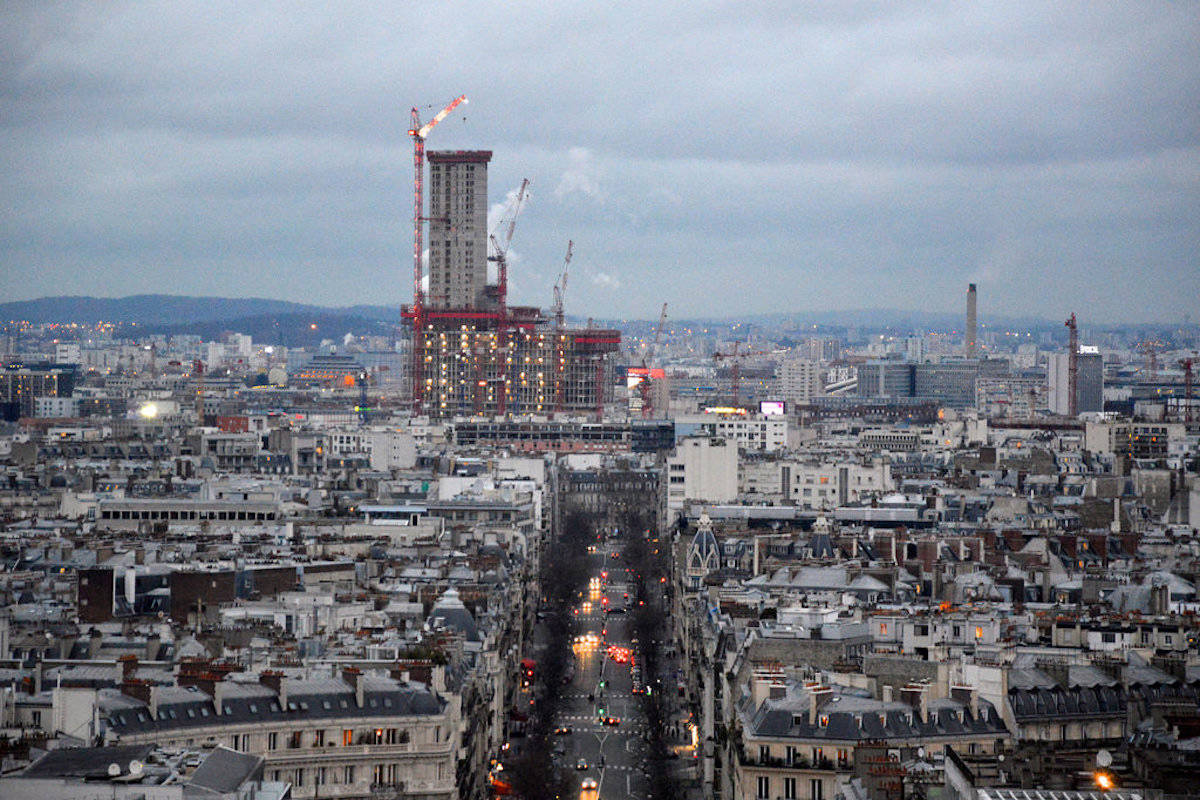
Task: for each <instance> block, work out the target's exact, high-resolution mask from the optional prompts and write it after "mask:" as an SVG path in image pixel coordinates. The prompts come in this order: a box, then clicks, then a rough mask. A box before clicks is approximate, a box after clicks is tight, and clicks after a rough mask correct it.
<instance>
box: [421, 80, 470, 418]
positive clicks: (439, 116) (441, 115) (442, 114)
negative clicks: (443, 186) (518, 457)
mask: <svg viewBox="0 0 1200 800" xmlns="http://www.w3.org/2000/svg"><path fill="white" fill-rule="evenodd" d="M465 102H467V96H466V95H465V94H463V95H459V96H458V97H456V98H454V99H453V100H451V101H450V104H449V105H447V106H446V107H445V108H443V109H442V110H441V111H439V112H438V113H436V114H434V115H433V119H431V120H429V121H428V122H426V123H424V124H421V112H420V111H419V110H417V109H416V108H413V110H412V121H411V122H410V123H409V128H408V135H409V136H411V137H412V140H413V306H412V318H413V341H412V350H413V360H412V390H413V410H414V412H417V413H419V412H420V410H421V396H422V391H421V349H422V348H421V347H420V346H419V344H420V336H421V331H423V330H424V328H425V292H424V290H423V289H422V288H421V282H422V277H423V272H424V270H423V269H422V267H421V254H422V252H423V251H424V249H425V248H424V244H425V236H424V233H423V228H422V226H423V225H424V223H425V219H426V218H425V216H424V213H425V139H426V137H428V136H429V132H430V131H432V130H433V129H434V128H435V127H436V126H437V124H438V123H439V122H441V121H442V120H444V119H445V118H446V117H447V116H449V114H450V112H451V111H453V110H454V109H455V108H457V107H458V106H459V105H461V104H463V103H465Z"/></svg>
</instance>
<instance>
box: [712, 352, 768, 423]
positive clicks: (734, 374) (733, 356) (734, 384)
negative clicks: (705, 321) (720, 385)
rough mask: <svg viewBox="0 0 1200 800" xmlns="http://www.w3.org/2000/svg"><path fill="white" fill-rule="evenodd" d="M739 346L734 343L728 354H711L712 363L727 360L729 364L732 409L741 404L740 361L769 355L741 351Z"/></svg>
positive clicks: (766, 353)
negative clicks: (748, 357) (750, 357)
mask: <svg viewBox="0 0 1200 800" xmlns="http://www.w3.org/2000/svg"><path fill="white" fill-rule="evenodd" d="M741 346H742V343H741V342H734V343H733V350H732V351H730V352H728V353H722V352H719V351H718V352H716V353H713V360H714V361H719V360H720V359H722V358H728V359H729V362H730V369H729V383H730V388H732V389H733V407H734V408H737V407H738V405H739V403H741V395H740V394H739V388H740V385H741V378H742V359H743V358H745V357H746V356H765V355H770V353H769V352H768V351H766V350H742V349H741Z"/></svg>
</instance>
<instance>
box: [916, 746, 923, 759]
mask: <svg viewBox="0 0 1200 800" xmlns="http://www.w3.org/2000/svg"><path fill="white" fill-rule="evenodd" d="M924 757H925V748H924V747H918V748H917V758H924Z"/></svg>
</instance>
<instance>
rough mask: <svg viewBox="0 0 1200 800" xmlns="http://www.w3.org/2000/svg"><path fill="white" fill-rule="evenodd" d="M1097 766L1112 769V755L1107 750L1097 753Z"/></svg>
mask: <svg viewBox="0 0 1200 800" xmlns="http://www.w3.org/2000/svg"><path fill="white" fill-rule="evenodd" d="M1096 766H1097V767H1111V766H1112V753H1110V752H1108V751H1107V750H1101V751H1100V752H1098V753H1096Z"/></svg>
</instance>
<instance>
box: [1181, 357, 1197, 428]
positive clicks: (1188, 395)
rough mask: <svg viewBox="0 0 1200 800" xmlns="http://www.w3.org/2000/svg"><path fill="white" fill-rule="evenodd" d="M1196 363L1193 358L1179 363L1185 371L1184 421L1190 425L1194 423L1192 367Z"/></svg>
mask: <svg viewBox="0 0 1200 800" xmlns="http://www.w3.org/2000/svg"><path fill="white" fill-rule="evenodd" d="M1195 363H1196V362H1195V359H1194V358H1191V357H1188V358H1185V359H1182V360H1180V362H1179V366H1180V367H1181V368H1182V369H1183V402H1184V406H1183V421H1184V422H1189V423H1190V422H1191V421H1192V367H1193V366H1195Z"/></svg>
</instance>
